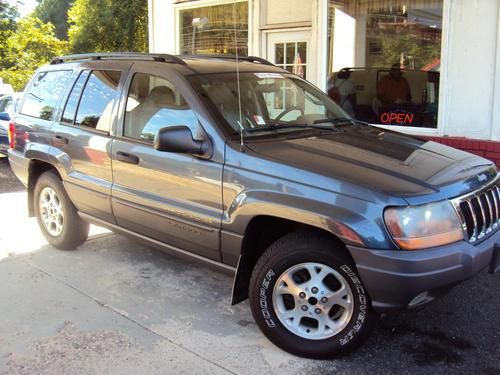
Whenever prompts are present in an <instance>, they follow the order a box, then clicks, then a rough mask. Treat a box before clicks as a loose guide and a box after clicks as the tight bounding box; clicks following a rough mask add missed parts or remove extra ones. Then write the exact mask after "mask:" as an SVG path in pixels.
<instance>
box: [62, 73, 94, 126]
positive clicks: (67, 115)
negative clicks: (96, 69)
mask: <svg viewBox="0 0 500 375" xmlns="http://www.w3.org/2000/svg"><path fill="white" fill-rule="evenodd" d="M89 74H90V71H89V70H84V71H83V72H81V73H80V76H79V77H78V79H77V80H76V82H75V85H74V86H73V89H72V90H71V94H70V95H69V98H68V101H67V102H66V106H65V107H64V113H63V115H62V118H61V122H64V123H67V124H72V123H73V121H74V120H75V115H76V109H77V108H78V101H79V100H80V95H81V94H82V91H83V86H85V82H87V78H88V77H89Z"/></svg>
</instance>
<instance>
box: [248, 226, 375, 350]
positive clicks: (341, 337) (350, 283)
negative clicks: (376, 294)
mask: <svg viewBox="0 0 500 375" xmlns="http://www.w3.org/2000/svg"><path fill="white" fill-rule="evenodd" d="M249 292H250V293H249V294H250V304H251V308H252V313H253V316H254V318H255V320H256V322H257V324H258V326H259V327H260V329H261V330H262V331H263V333H264V334H265V335H266V336H267V337H268V338H269V339H270V340H271V341H272V342H273V343H274V344H276V345H277V346H279V347H280V348H282V349H283V350H286V351H288V352H290V353H292V354H295V355H298V356H301V357H309V358H333V357H335V356H338V355H341V354H345V353H348V352H350V351H352V350H354V349H355V348H356V347H357V346H359V345H360V344H361V343H362V342H363V341H364V339H365V338H366V337H367V336H368V334H369V332H370V330H371V327H372V322H373V315H374V313H373V312H372V311H371V308H370V299H369V296H368V294H367V293H366V291H365V288H364V286H363V283H362V282H361V279H360V277H359V275H358V274H357V271H356V268H355V266H354V265H353V263H352V260H350V258H349V257H347V256H346V255H345V254H344V249H343V248H342V247H341V244H339V243H337V242H336V241H332V240H331V239H330V238H328V237H326V236H322V235H318V234H315V233H291V234H289V235H286V236H284V237H283V238H281V239H279V240H278V241H276V242H275V243H274V244H272V245H271V246H270V247H269V248H268V249H267V250H266V251H265V252H264V254H263V255H262V256H261V258H260V259H259V260H258V262H257V264H256V266H255V269H254V271H253V273H252V277H251V280H250V291H249Z"/></svg>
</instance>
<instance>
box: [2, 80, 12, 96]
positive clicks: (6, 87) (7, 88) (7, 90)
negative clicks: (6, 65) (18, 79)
mask: <svg viewBox="0 0 500 375" xmlns="http://www.w3.org/2000/svg"><path fill="white" fill-rule="evenodd" d="M13 93H14V89H13V88H12V85H10V84H8V83H3V80H2V78H0V97H2V96H3V95H10V94H13Z"/></svg>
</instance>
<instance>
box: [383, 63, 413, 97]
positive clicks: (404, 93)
mask: <svg viewBox="0 0 500 375" xmlns="http://www.w3.org/2000/svg"><path fill="white" fill-rule="evenodd" d="M377 98H378V99H379V100H380V102H381V103H382V105H383V106H391V105H396V104H401V103H408V102H410V101H411V90H410V85H409V84H408V81H407V80H406V78H404V77H403V72H402V71H401V68H400V66H399V64H393V65H392V67H391V70H390V72H389V74H388V75H386V76H384V77H383V78H382V79H381V80H380V81H379V82H378V84H377Z"/></svg>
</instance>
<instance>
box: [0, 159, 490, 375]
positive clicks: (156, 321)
mask: <svg viewBox="0 0 500 375" xmlns="http://www.w3.org/2000/svg"><path fill="white" fill-rule="evenodd" d="M25 198H26V196H25V193H24V191H23V189H22V187H21V186H20V185H19V184H17V183H16V182H15V179H13V177H12V175H11V173H10V171H9V170H8V168H7V166H6V164H5V160H0V208H1V213H2V214H1V216H0V374H4V373H5V374H63V373H64V374H76V373H77V374H132V373H133V374H136V373H141V374H179V373H189V374H192V373H194V374H228V373H229V374H230V373H235V374H267V373H275V374H327V373H339V374H351V373H355V374H378V373H380V374H382V373H384V374H387V373H412V374H415V373H436V372H438V371H439V372H440V373H477V374H488V375H491V374H500V288H499V282H500V277H499V275H496V276H490V275H488V274H486V273H482V274H480V275H478V276H477V277H475V278H474V279H471V280H469V281H467V282H465V283H463V284H461V285H459V286H458V287H457V288H455V289H454V290H453V291H452V292H451V293H450V294H449V295H448V296H446V297H445V298H443V299H441V300H439V301H437V302H435V303H433V304H431V305H428V306H426V307H424V308H421V309H418V310H414V311H409V312H401V313H395V314H391V315H387V316H385V317H383V318H382V319H381V320H380V321H379V323H378V325H377V327H376V329H375V331H374V332H373V334H372V336H371V338H370V339H369V340H368V341H367V342H366V343H365V345H364V346H363V347H362V348H360V349H359V350H358V351H357V352H356V353H353V354H352V355H350V356H347V357H344V358H341V359H338V360H335V361H313V360H305V359H301V358H297V357H294V356H291V355H289V354H287V353H284V352H282V351H281V350H279V349H277V348H276V347H274V346H273V345H272V344H271V343H270V342H269V341H267V339H265V337H264V336H263V335H262V334H261V333H260V332H259V330H258V328H257V327H256V325H255V323H254V322H253V319H252V316H251V313H250V309H249V307H248V304H247V303H243V304H239V305H237V306H230V303H229V297H230V291H231V278H230V277H227V276H225V275H222V274H219V273H217V272H214V271H212V270H210V269H208V268H205V267H203V266H199V265H196V264H192V263H189V262H186V261H183V260H179V259H176V258H173V257H171V256H168V255H166V254H164V253H162V252H159V251H157V250H154V249H150V248H147V247H145V246H143V245H140V244H137V243H135V242H133V241H131V240H130V239H127V238H125V237H122V236H119V235H115V234H111V233H109V232H107V231H104V230H102V229H99V228H96V227H94V228H92V235H91V238H90V240H89V241H87V242H86V243H85V244H84V245H83V246H81V247H80V248H79V249H78V250H77V251H59V250H56V249H54V248H52V247H51V246H49V245H47V244H46V242H45V241H44V239H43V237H42V236H41V234H40V232H39V230H38V228H37V225H36V221H35V220H34V219H28V218H27V214H26V203H25V201H26V199H25Z"/></svg>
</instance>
